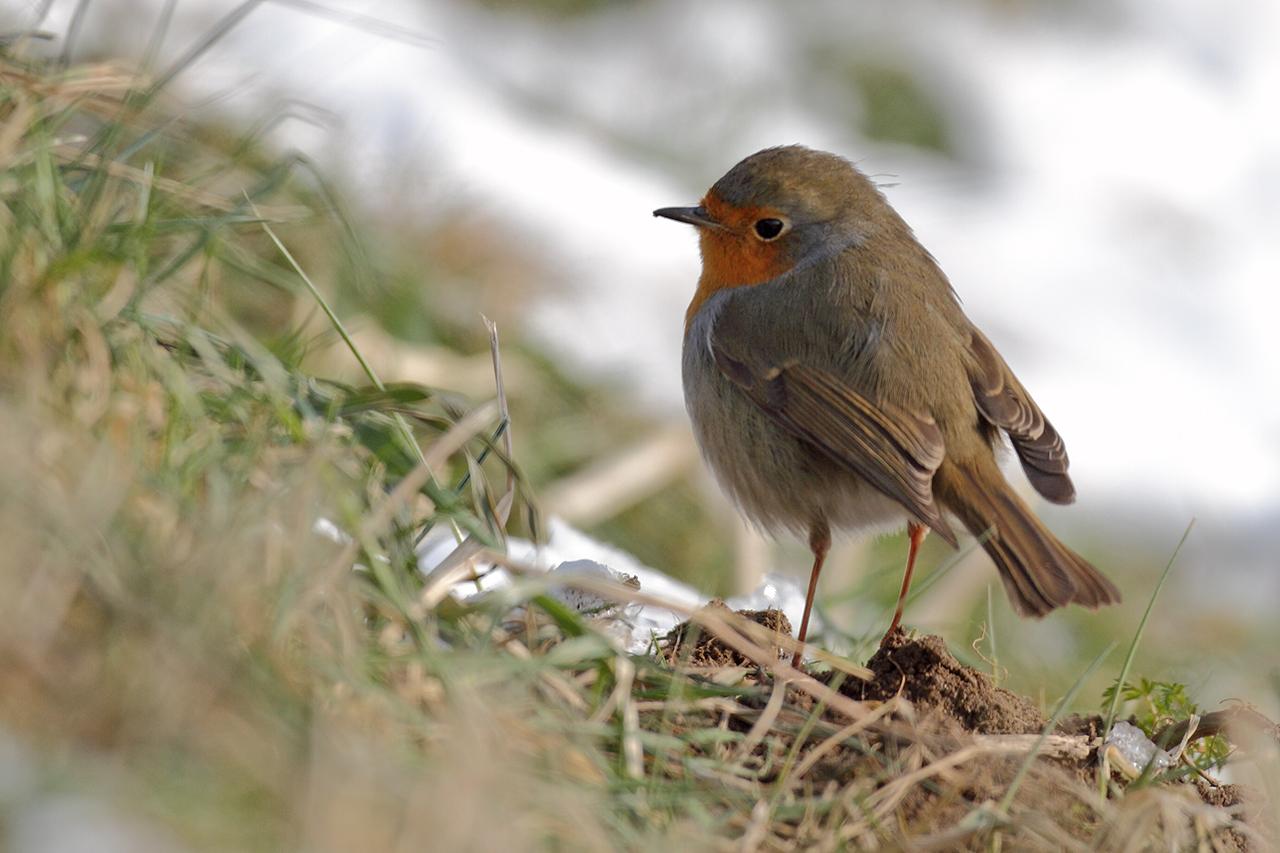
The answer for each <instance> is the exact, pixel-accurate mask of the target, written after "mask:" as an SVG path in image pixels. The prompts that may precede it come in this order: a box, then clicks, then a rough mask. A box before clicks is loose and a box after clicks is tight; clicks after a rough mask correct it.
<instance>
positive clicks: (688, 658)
mask: <svg viewBox="0 0 1280 853" xmlns="http://www.w3.org/2000/svg"><path fill="white" fill-rule="evenodd" d="M703 609H704V610H719V611H723V612H724V613H731V612H733V611H731V610H730V609H729V605H727V604H725V603H724V602H723V601H721V600H720V599H718V598H717V599H713V600H712V601H710V602H708V603H707V606H706V607H705V608H703ZM737 614H738V615H739V616H742V617H743V618H745V619H748V620H750V621H751V622H754V623H756V624H757V625H762V626H764V627H765V628H767V629H768V630H769V632H771V633H770V634H765V635H764V636H765V637H769V636H775V637H778V638H781V637H789V636H791V621H790V620H789V619H787V615H786V614H785V613H783V612H782V611H781V610H739V611H737ZM770 645H771V646H772V648H773V650H774V655H775V657H778V658H781V657H783V656H784V655H785V654H786V650H785V649H784V648H783V647H782V645H781V644H780V643H779V642H777V641H776V640H775V641H774V642H772V643H771V644H770ZM662 650H663V653H664V654H665V655H666V658H667V661H668V662H669V663H675V662H677V661H680V662H682V663H684V664H685V665H686V666H696V667H727V666H747V667H754V666H756V662H755V661H753V660H751V659H750V658H747V657H744V656H743V655H742V654H741V653H739V652H738V651H737V650H736V649H733V648H731V647H729V646H727V645H725V644H724V643H723V642H721V641H720V640H718V639H716V638H715V637H714V636H712V635H711V634H709V633H707V632H706V631H704V630H702V629H701V628H699V627H698V626H697V625H694V624H692V623H690V622H681V623H680V624H679V625H677V626H676V627H674V628H672V629H671V630H670V631H669V632H668V633H667V635H666V636H665V637H664V638H663V639H662Z"/></svg>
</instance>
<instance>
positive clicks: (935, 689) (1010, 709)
mask: <svg viewBox="0 0 1280 853" xmlns="http://www.w3.org/2000/svg"><path fill="white" fill-rule="evenodd" d="M867 668H868V669H870V670H871V672H872V673H873V674H874V677H873V678H872V680H870V681H856V680H849V681H846V682H845V684H844V685H843V687H842V688H841V690H842V692H844V693H845V694H847V695H849V696H851V697H853V698H854V699H862V700H869V699H874V700H880V701H884V700H886V699H890V698H892V697H894V696H896V695H898V693H899V692H901V694H902V696H903V697H904V698H906V699H907V700H908V701H910V702H911V704H913V705H914V706H915V707H916V709H917V710H918V711H923V712H925V713H929V714H934V715H937V716H939V717H941V718H942V719H943V720H945V721H946V722H947V723H949V724H950V725H951V726H952V727H958V728H959V729H961V730H963V731H966V732H972V733H977V734H1035V733H1038V732H1039V731H1040V730H1041V729H1043V728H1044V724H1045V718H1044V715H1043V714H1041V713H1040V711H1039V710H1038V709H1037V708H1036V706H1035V705H1033V704H1031V702H1030V701H1028V700H1027V699H1024V698H1023V697H1021V696H1018V695H1017V694H1016V693H1011V692H1009V691H1008V690H1005V689H1004V688H1003V687H997V686H996V685H995V683H994V682H993V681H992V680H991V678H990V677H989V676H987V675H984V674H983V673H981V672H978V671H977V670H975V669H972V668H970V667H967V666H965V665H964V664H962V663H960V661H958V660H956V659H955V657H954V656H952V654H951V652H949V651H947V645H946V643H944V642H943V641H942V638H941V637H934V636H926V637H909V636H908V635H907V633H906V632H905V631H903V630H902V629H901V628H899V629H897V630H896V631H894V633H893V634H891V635H889V636H888V637H886V638H885V641H884V643H882V644H881V646H880V648H879V650H877V651H876V653H875V654H874V655H872V656H871V660H869V661H867Z"/></svg>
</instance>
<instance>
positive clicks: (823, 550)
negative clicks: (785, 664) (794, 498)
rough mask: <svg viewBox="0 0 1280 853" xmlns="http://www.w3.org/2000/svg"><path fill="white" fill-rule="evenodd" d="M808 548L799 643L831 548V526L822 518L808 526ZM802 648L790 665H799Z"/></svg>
mask: <svg viewBox="0 0 1280 853" xmlns="http://www.w3.org/2000/svg"><path fill="white" fill-rule="evenodd" d="M809 550H810V551H812V552H813V570H812V571H810V572H809V592H808V593H807V594H806V595H805V597H804V616H802V617H800V633H799V634H797V635H796V640H798V641H799V642H800V643H801V645H803V644H804V638H805V637H806V636H807V635H808V633H809V611H810V610H812V609H813V594H814V593H815V592H817V591H818V575H819V574H820V573H821V572H822V561H823V560H825V559H827V551H829V550H831V528H830V527H829V526H828V525H827V522H826V521H825V520H823V519H819V520H818V521H815V522H814V523H813V524H812V525H811V526H810V527H809ZM803 652H804V649H803V648H798V649H796V653H795V656H794V657H793V658H791V665H792V666H797V667H798V666H800V658H801V657H803Z"/></svg>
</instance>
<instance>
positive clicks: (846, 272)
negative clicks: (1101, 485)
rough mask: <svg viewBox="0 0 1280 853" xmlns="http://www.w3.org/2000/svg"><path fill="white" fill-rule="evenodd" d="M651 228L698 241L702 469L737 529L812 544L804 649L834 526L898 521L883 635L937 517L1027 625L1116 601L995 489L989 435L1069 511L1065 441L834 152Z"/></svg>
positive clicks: (773, 154)
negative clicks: (973, 543) (900, 537)
mask: <svg viewBox="0 0 1280 853" xmlns="http://www.w3.org/2000/svg"><path fill="white" fill-rule="evenodd" d="M654 215H655V216H662V217H666V218H668V219H674V220H676V221H678V222H685V223H688V224H690V225H693V226H694V227H696V228H697V229H698V237H699V242H700V245H701V250H702V276H701V277H700V278H699V279H698V288H697V290H696V291H695V293H694V296H693V301H692V302H691V303H690V304H689V309H688V312H687V313H686V315H685V333H684V357H683V374H684V394H685V404H686V406H687V407H688V410H689V416H690V418H691V420H692V422H693V430H694V433H695V435H696V437H697V440H698V444H699V446H700V447H701V449H702V453H703V455H704V457H705V458H706V460H707V462H708V463H709V464H710V466H711V469H712V470H713V471H714V472H715V474H716V476H717V478H718V480H719V482H720V484H721V486H722V487H723V488H724V490H725V491H726V492H728V493H729V495H730V496H731V497H732V498H733V500H734V501H735V502H736V503H737V505H738V507H739V508H740V509H741V511H742V512H743V513H744V514H745V515H746V516H747V517H748V518H749V519H751V520H752V521H753V522H755V523H756V524H757V525H759V526H760V527H762V528H764V529H765V530H768V531H771V532H775V533H776V532H781V531H790V532H793V533H796V534H799V535H801V536H804V535H807V536H808V539H809V547H810V549H811V550H812V551H813V569H812V571H811V573H810V576H809V590H808V594H807V595H806V596H805V604H804V616H803V618H802V619H801V622H800V633H799V635H798V639H799V640H800V642H801V643H803V642H804V640H805V636H806V634H807V632H808V628H809V612H810V610H811V608H812V607H813V596H814V590H815V589H816V588H817V584H818V575H819V573H820V572H821V571H822V564H823V560H824V559H825V558H826V555H827V551H828V549H829V547H830V545H831V531H832V529H833V528H836V529H841V530H846V531H854V532H856V531H877V530H878V531H886V530H893V529H901V526H902V525H903V524H904V523H905V525H906V528H907V531H908V537H909V543H910V544H909V549H908V553H907V562H906V569H905V571H904V574H903V579H902V590H901V592H900V594H899V596H898V605H897V609H896V610H895V612H894V615H893V622H892V624H891V625H890V628H889V633H890V634H891V633H893V631H894V630H895V629H896V628H897V627H898V624H899V623H900V622H901V620H902V609H903V605H904V603H905V601H906V596H907V591H908V589H909V588H910V586H911V574H912V571H913V570H914V568H915V561H916V554H917V552H918V550H919V548H920V543H921V542H922V541H923V540H924V538H925V536H926V534H927V533H928V531H930V530H932V531H933V532H934V533H936V534H937V535H938V536H940V537H942V539H944V540H946V542H947V543H948V544H949V545H951V546H952V547H955V546H956V535H955V533H954V532H953V530H952V527H951V524H950V523H949V521H948V517H954V518H956V519H958V520H959V521H960V523H961V524H963V525H964V526H965V527H966V528H968V530H969V531H970V532H971V533H973V534H974V535H975V536H979V537H983V539H982V545H983V547H984V548H985V549H986V551H987V553H988V554H989V555H990V556H991V559H992V560H993V561H994V562H995V565H996V568H997V569H998V570H999V573H1000V579H1001V581H1003V583H1004V588H1005V591H1006V592H1007V593H1008V596H1009V601H1010V602H1011V603H1012V605H1013V607H1014V609H1015V610H1016V611H1018V612H1019V613H1020V614H1022V615H1025V616H1035V617H1040V616H1044V615H1045V614H1047V613H1048V612H1049V611H1051V610H1053V609H1055V608H1058V607H1062V606H1064V605H1067V604H1070V603H1073V602H1074V603H1076V604H1080V605H1083V606H1085V607H1089V608H1096V607H1100V606H1102V605H1104V604H1112V603H1115V602H1118V601H1119V600H1120V593H1119V591H1118V590H1117V589H1116V587H1115V585H1114V584H1112V583H1111V581H1109V580H1107V579H1106V578H1105V577H1103V576H1102V575H1101V574H1100V573H1099V572H1098V570H1097V569H1095V568H1094V567H1093V566H1091V565H1090V564H1089V563H1088V562H1086V561H1085V560H1084V559H1083V558H1082V557H1080V556H1079V555H1078V554H1076V553H1075V552H1074V551H1072V550H1071V549H1070V548H1068V547H1067V546H1066V545H1064V544H1062V542H1060V541H1058V539H1057V537H1055V536H1054V535H1053V533H1051V532H1050V531H1049V530H1048V529H1047V528H1046V527H1045V526H1044V524H1043V523H1042V522H1041V521H1040V520H1039V519H1038V518H1036V516H1035V514H1034V513H1032V511H1031V509H1030V508H1029V507H1028V506H1027V505H1026V503H1024V502H1023V501H1022V499H1021V498H1019V497H1018V495H1017V494H1016V493H1015V492H1014V490H1013V489H1012V488H1011V487H1010V485H1009V483H1008V482H1007V481H1006V480H1005V477H1004V475H1003V473H1001V471H1000V467H999V465H998V464H997V462H996V448H997V446H998V445H1000V444H1001V436H1002V434H1003V435H1007V436H1008V438H1009V440H1010V442H1011V443H1012V445H1013V450H1014V452H1015V453H1017V455H1018V459H1019V460H1020V461H1021V462H1022V468H1023V470H1024V471H1025V472H1026V475H1027V478H1028V479H1029V480H1030V481H1031V485H1032V486H1034V487H1035V489H1036V491H1038V492H1039V493H1040V494H1041V495H1043V496H1044V497H1045V498H1046V499H1048V500H1050V501H1052V502H1053V503H1058V504H1067V503H1071V502H1072V501H1073V500H1074V499H1075V488H1074V486H1073V485H1072V483H1071V479H1070V477H1069V476H1068V475H1067V453H1066V449H1065V447H1064V446H1063V443H1062V438H1061V437H1060V436H1059V435H1058V433H1057V431H1056V430H1055V429H1054V428H1053V426H1052V425H1051V424H1050V423H1049V421H1048V420H1046V419H1045V417H1044V415H1043V414H1042V413H1041V411H1040V408H1039V407H1038V406H1037V405H1036V403H1035V401H1034V400H1032V399H1031V395H1030V394H1028V393H1027V390H1026V389H1025V388H1023V387H1022V383H1021V382H1019V381H1018V379H1017V377H1016V376H1014V375H1013V371H1011V370H1010V369H1009V366H1008V365H1007V364H1006V363H1005V361H1004V359H1003V358H1002V357H1001V356H1000V353H999V352H997V351H996V349H995V347H994V346H992V344H991V342H990V341H989V340H987V338H986V336H985V335H983V334H982V332H980V331H979V330H978V329H977V327H976V326H974V325H973V323H972V322H970V320H969V318H968V317H966V316H965V314H964V312H963V311H962V310H961V308H960V302H959V300H958V299H957V297H956V294H955V291H954V290H952V288H951V284H950V283H949V282H948V281H947V277H946V276H945V275H944V274H943V272H942V270H941V269H940V268H939V267H938V264H937V262H936V261H934V259H933V257H932V256H931V255H930V254H929V252H928V251H926V250H925V248H924V247H923V246H921V245H920V244H919V243H918V242H917V241H916V239H915V235H914V234H913V233H912V231H911V229H910V227H908V225H907V224H906V223H905V222H904V221H903V220H902V218H901V217H900V216H898V214H897V212H895V211H894V209H893V208H892V207H890V206H889V203H888V201H887V200H886V199H885V197H884V195H883V194H882V193H881V192H880V191H879V189H877V188H876V185H875V184H874V183H872V181H871V180H870V179H869V178H867V176H866V175H864V174H862V173H861V172H860V171H858V169H856V168H855V167H854V166H853V165H852V164H851V163H849V162H848V161H847V160H845V159H843V158H842V157H838V156H836V155H834V154H829V153H826V152H823V151H814V150H812V149H809V148H804V147H801V146H794V145H793V146H786V147H780V148H768V149H765V150H764V151H760V152H757V153H756V154H752V155H751V156H750V157H747V158H746V159H745V160H743V161H742V162H741V163H738V164H737V165H736V166H734V167H733V168H732V169H730V170H729V172H728V173H727V174H725V176H724V177H722V178H721V179H720V180H718V181H716V183H715V186H713V187H712V188H711V189H710V191H708V192H707V194H706V196H705V197H704V198H703V199H702V203H701V204H699V205H698V206H696V207H664V208H662V209H660V210H655V211H654ZM886 636H888V635H886ZM799 662H800V653H799V652H797V653H796V656H795V660H794V661H793V665H798V664H799Z"/></svg>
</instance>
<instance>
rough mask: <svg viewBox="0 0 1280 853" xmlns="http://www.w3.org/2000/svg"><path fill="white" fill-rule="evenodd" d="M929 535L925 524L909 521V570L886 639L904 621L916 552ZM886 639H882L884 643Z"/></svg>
mask: <svg viewBox="0 0 1280 853" xmlns="http://www.w3.org/2000/svg"><path fill="white" fill-rule="evenodd" d="M928 535H929V528H927V527H925V526H924V525H923V524H917V523H916V522H914V521H908V522H907V538H908V539H909V540H910V542H911V545H910V547H909V549H908V551H907V570H906V572H904V573H903V575H902V591H901V592H899V593H898V609H897V610H895V611H893V621H892V622H890V623H889V630H888V631H886V632H885V634H884V640H887V639H889V635H890V634H892V633H893V632H894V631H896V630H897V628H898V623H899V622H901V621H902V608H904V607H906V605H907V592H908V591H909V590H910V589H911V573H912V572H913V571H915V568H916V553H917V552H918V551H919V550H920V543H921V542H923V541H924V537H926V536H928ZM884 640H881V641H880V644H881V645H884Z"/></svg>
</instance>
